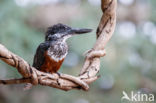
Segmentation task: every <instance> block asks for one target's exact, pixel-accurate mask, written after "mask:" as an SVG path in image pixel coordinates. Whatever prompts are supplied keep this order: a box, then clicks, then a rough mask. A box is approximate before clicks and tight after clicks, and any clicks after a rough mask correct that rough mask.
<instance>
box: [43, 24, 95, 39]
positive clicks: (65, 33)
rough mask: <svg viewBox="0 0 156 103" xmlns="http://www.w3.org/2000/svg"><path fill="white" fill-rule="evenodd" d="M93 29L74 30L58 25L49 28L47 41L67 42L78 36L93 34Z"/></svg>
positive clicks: (46, 36)
mask: <svg viewBox="0 0 156 103" xmlns="http://www.w3.org/2000/svg"><path fill="white" fill-rule="evenodd" d="M91 31H92V29H78V28H77V29H76V28H75V29H74V28H71V27H69V26H67V25H64V24H60V23H59V24H56V25H53V26H52V27H49V28H48V30H47V32H46V35H45V41H56V40H64V41H65V40H66V39H68V38H69V37H71V36H73V35H77V34H84V33H89V32H91Z"/></svg>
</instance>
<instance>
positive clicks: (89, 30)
mask: <svg viewBox="0 0 156 103" xmlns="http://www.w3.org/2000/svg"><path fill="white" fill-rule="evenodd" d="M91 31H92V29H85V28H84V29H71V30H69V32H68V33H69V34H71V35H75V34H84V33H89V32H91Z"/></svg>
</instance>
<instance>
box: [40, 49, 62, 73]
mask: <svg viewBox="0 0 156 103" xmlns="http://www.w3.org/2000/svg"><path fill="white" fill-rule="evenodd" d="M44 57H45V60H44V63H43V65H42V66H41V71H44V72H49V73H56V72H57V71H58V70H59V69H60V67H61V65H62V63H63V61H64V58H62V59H60V60H58V61H56V60H54V59H53V58H51V57H50V56H49V55H48V52H45V54H44Z"/></svg>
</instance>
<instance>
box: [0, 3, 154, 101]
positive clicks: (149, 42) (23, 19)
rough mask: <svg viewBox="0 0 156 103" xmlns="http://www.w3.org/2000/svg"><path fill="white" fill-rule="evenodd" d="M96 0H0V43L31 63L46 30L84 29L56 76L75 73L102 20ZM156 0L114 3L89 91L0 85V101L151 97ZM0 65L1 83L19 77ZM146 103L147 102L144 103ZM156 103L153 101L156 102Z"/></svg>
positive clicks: (80, 65)
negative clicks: (111, 27)
mask: <svg viewBox="0 0 156 103" xmlns="http://www.w3.org/2000/svg"><path fill="white" fill-rule="evenodd" d="M100 4H101V2H100V0H0V43H1V44H3V45H5V46H6V47H7V48H8V49H9V50H10V51H12V52H14V53H15V54H17V55H19V56H21V57H22V58H24V59H25V60H26V61H28V62H29V63H30V64H32V62H33V56H34V54H35V51H36V48H37V46H38V45H39V44H40V43H41V42H43V41H44V33H45V31H46V28H47V27H48V26H51V25H53V24H56V23H64V24H67V25H70V26H72V27H87V28H92V29H93V30H94V31H93V32H92V33H90V34H86V35H81V36H74V37H72V38H70V39H69V40H68V44H69V54H68V56H67V58H66V60H65V62H64V64H63V66H62V67H61V70H60V71H59V72H63V73H68V74H72V75H77V74H78V73H79V72H80V68H81V67H82V65H83V62H84V56H83V53H84V52H85V51H86V50H88V49H90V48H91V47H92V45H93V44H94V43H95V40H96V39H95V37H96V35H95V32H96V28H97V26H98V24H99V21H100V18H101V16H102V11H101V8H100ZM155 5H156V0H118V9H117V27H116V30H115V33H114V35H113V37H112V39H111V40H110V42H109V43H108V44H107V46H106V51H107V55H106V56H105V57H104V58H102V59H101V69H100V72H99V75H101V78H99V79H98V80H97V81H95V82H93V83H92V84H91V85H90V90H89V91H88V92H84V91H79V90H71V91H68V92H64V91H61V90H59V89H55V88H50V87H45V86H35V87H33V89H31V90H28V91H23V86H24V85H8V86H3V85H1V86H0V103H28V102H29V103H121V97H122V91H126V92H127V93H128V94H129V95H130V92H131V91H134V92H137V91H140V92H143V93H153V94H154V95H155V94H156V6H155ZM20 77H21V76H20V75H19V74H18V72H17V70H16V69H15V68H12V67H11V66H8V65H7V64H5V63H3V62H2V61H0V79H7V78H8V79H9V78H20ZM146 103H148V102H146ZM155 103H156V102H155Z"/></svg>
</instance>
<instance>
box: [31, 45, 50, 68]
mask: <svg viewBox="0 0 156 103" xmlns="http://www.w3.org/2000/svg"><path fill="white" fill-rule="evenodd" d="M48 48H49V43H47V42H44V43H41V44H40V45H39V46H38V48H37V50H36V54H35V56H34V61H33V67H35V68H36V69H38V70H40V67H41V66H42V65H43V63H44V60H45V57H44V53H45V52H46V50H47V49H48Z"/></svg>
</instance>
